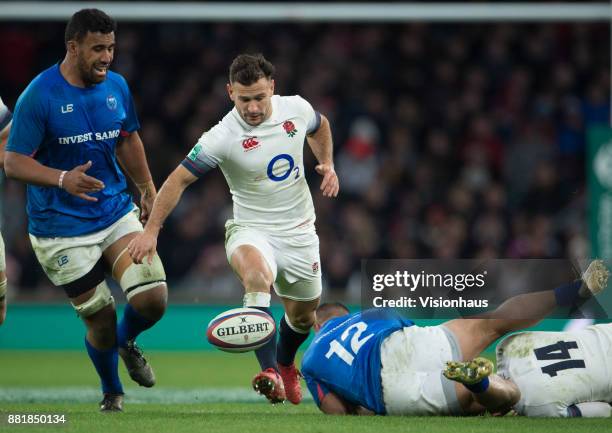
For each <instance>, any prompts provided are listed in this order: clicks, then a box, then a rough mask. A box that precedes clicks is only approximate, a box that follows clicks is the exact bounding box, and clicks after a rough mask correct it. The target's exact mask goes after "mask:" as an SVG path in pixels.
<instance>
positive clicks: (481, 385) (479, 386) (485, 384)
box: [463, 377, 489, 394]
mask: <svg viewBox="0 0 612 433" xmlns="http://www.w3.org/2000/svg"><path fill="white" fill-rule="evenodd" d="M463 385H464V386H465V387H466V388H467V389H469V390H470V391H472V392H473V393H475V394H479V393H481V392H485V391H486V390H487V389H488V388H489V378H488V377H485V378H484V379H482V380H481V381H480V382H478V383H474V384H472V385H467V384H463Z"/></svg>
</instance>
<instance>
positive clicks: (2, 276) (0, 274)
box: [0, 234, 7, 325]
mask: <svg viewBox="0 0 612 433" xmlns="http://www.w3.org/2000/svg"><path fill="white" fill-rule="evenodd" d="M6 287H7V281H6V258H5V254H4V240H3V239H2V235H1V234H0V325H2V324H3V323H4V320H5V318H6Z"/></svg>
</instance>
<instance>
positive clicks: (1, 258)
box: [0, 234, 6, 272]
mask: <svg viewBox="0 0 612 433" xmlns="http://www.w3.org/2000/svg"><path fill="white" fill-rule="evenodd" d="M5 270H6V257H5V254H4V239H2V235H1V234H0V272H4V271H5Z"/></svg>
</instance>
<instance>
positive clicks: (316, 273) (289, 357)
mask: <svg viewBox="0 0 612 433" xmlns="http://www.w3.org/2000/svg"><path fill="white" fill-rule="evenodd" d="M273 73H274V66H273V65H272V64H271V63H270V62H268V61H267V60H266V59H265V58H264V57H263V56H262V55H261V54H257V55H248V54H242V55H239V56H238V57H236V58H235V59H234V61H233V62H232V65H231V66H230V70H229V83H228V84H227V91H228V94H229V97H230V99H231V100H232V101H233V102H234V105H235V107H234V109H233V110H232V111H230V112H229V113H228V114H227V115H226V116H225V117H224V118H223V119H222V120H221V121H220V122H219V123H218V124H217V125H216V126H214V127H213V128H212V129H210V130H209V131H207V132H205V133H204V134H203V135H202V136H201V138H200V139H199V140H198V142H197V143H196V145H195V146H194V147H193V149H192V150H191V152H190V153H189V155H188V156H187V157H186V158H185V160H184V161H183V162H182V163H181V165H179V166H178V167H177V168H176V169H175V170H174V172H172V174H170V176H169V177H168V179H167V180H166V181H165V183H164V185H163V186H162V188H161V190H160V191H159V194H158V196H157V198H156V200H155V203H154V206H153V210H152V212H151V216H150V217H149V220H148V222H147V224H146V226H145V230H144V232H143V233H142V234H141V235H140V236H138V237H137V238H135V239H133V240H132V242H131V243H130V245H129V246H128V251H129V253H130V255H131V256H132V259H133V260H134V261H135V262H136V263H141V262H142V260H143V259H144V258H145V257H151V256H152V255H153V254H154V253H155V249H156V246H157V236H158V234H159V231H160V229H161V227H162V224H163V222H164V220H165V219H166V217H167V216H168V215H169V214H170V212H171V211H172V210H173V209H174V207H175V206H176V204H177V203H178V201H179V199H180V197H181V194H182V193H183V191H184V190H185V188H186V187H187V186H188V185H189V184H191V183H192V182H194V181H195V180H197V179H198V178H199V177H200V176H202V175H203V174H205V173H207V172H208V171H210V170H212V169H213V168H215V167H217V166H218V167H219V168H221V171H222V172H223V175H224V176H225V179H226V181H227V183H228V185H229V188H230V192H231V194H232V200H233V203H234V218H233V219H232V220H229V221H227V223H226V225H225V230H226V232H225V248H226V254H227V259H228V261H229V263H230V265H231V266H232V268H233V270H234V271H235V272H236V274H237V275H238V277H239V279H240V281H241V282H242V285H243V286H244V289H245V295H244V306H246V307H253V308H258V309H260V310H263V311H265V312H267V313H268V314H269V313H270V309H269V307H270V287H271V286H273V287H274V290H275V291H276V293H277V294H278V295H279V297H280V298H281V300H282V302H283V305H284V307H285V312H286V314H285V315H284V317H283V318H282V319H281V321H280V332H279V342H278V347H276V346H277V343H276V338H273V339H271V340H270V342H269V343H267V344H266V345H265V346H263V347H262V348H260V349H258V350H256V352H255V353H256V356H257V359H258V361H259V364H260V366H261V369H262V371H261V372H260V373H259V374H257V375H256V376H255V377H254V379H253V388H254V389H255V390H256V391H258V392H259V393H261V394H264V395H265V396H266V397H267V398H268V400H270V401H271V402H272V403H278V402H282V401H284V400H285V398H287V399H288V400H289V401H291V402H292V403H294V404H298V403H299V402H300V401H301V399H302V392H301V387H300V382H299V372H298V371H297V369H296V368H295V364H294V359H295V353H296V351H297V349H298V347H299V346H300V345H301V344H302V343H303V342H304V341H305V340H306V338H307V337H308V334H309V332H310V328H311V327H312V325H313V324H314V320H315V317H314V311H315V309H316V308H317V305H318V304H319V298H320V295H321V266H320V259H319V240H318V237H317V234H316V232H315V226H314V222H315V212H314V207H313V204H312V198H311V196H310V191H309V189H308V184H307V183H306V179H305V173H304V162H303V148H304V139H306V140H307V141H308V144H309V145H310V148H311V149H312V151H313V153H314V155H315V157H316V158H317V161H318V163H319V164H318V165H317V166H316V168H315V169H316V171H317V173H319V174H320V175H321V176H323V180H322V183H321V190H322V192H323V195H324V196H326V197H336V195H337V194H338V190H339V183H338V177H337V176H336V172H335V170H334V164H333V156H332V155H333V153H332V136H331V130H330V126H329V121H328V120H327V119H326V118H325V116H323V115H321V114H319V113H318V112H316V111H315V110H314V109H313V108H312V106H311V105H310V104H309V103H308V102H307V101H306V100H304V99H302V98H301V97H300V96H278V95H274V79H273Z"/></svg>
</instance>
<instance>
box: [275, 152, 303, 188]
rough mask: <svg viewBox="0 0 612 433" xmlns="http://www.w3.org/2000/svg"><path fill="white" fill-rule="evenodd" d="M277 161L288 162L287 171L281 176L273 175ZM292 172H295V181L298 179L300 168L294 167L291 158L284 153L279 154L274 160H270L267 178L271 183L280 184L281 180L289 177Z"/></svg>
mask: <svg viewBox="0 0 612 433" xmlns="http://www.w3.org/2000/svg"><path fill="white" fill-rule="evenodd" d="M279 161H286V162H288V163H289V167H287V170H286V171H285V172H284V173H282V174H274V166H275V165H276V163H277V162H279ZM292 171H295V179H297V178H298V177H300V167H296V166H295V161H294V160H293V157H292V156H291V155H288V154H286V153H281V154H280V155H276V156H275V157H274V158H272V160H271V161H270V163H269V164H268V178H270V180H271V181H273V182H282V181H283V180H285V179H287V178H288V177H289V175H290V174H291V172H292Z"/></svg>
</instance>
